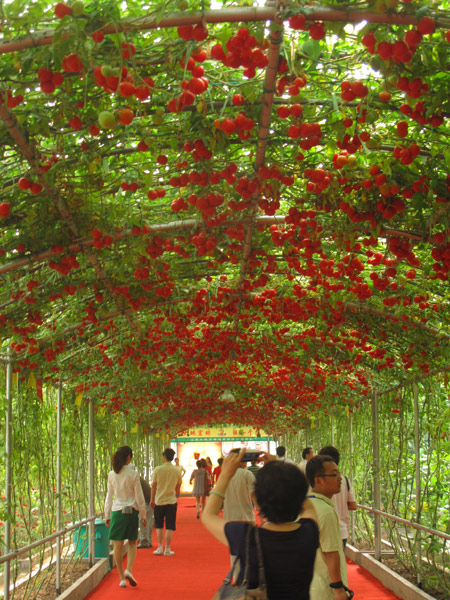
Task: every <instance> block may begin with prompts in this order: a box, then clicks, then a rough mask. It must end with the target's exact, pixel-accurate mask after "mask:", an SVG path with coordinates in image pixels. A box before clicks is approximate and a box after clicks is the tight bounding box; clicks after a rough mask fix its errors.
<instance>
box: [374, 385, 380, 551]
mask: <svg viewBox="0 0 450 600" xmlns="http://www.w3.org/2000/svg"><path fill="white" fill-rule="evenodd" d="M372 449H373V463H372V472H373V508H375V509H376V510H381V488H380V428H379V420H378V394H376V393H375V394H374V395H373V398H372ZM374 534H375V560H379V561H381V517H380V515H377V514H375V515H374Z"/></svg>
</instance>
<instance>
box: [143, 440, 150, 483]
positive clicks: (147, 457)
mask: <svg viewBox="0 0 450 600" xmlns="http://www.w3.org/2000/svg"><path fill="white" fill-rule="evenodd" d="M144 472H145V479H146V480H147V481H150V448H149V441H148V433H146V434H145V470H144Z"/></svg>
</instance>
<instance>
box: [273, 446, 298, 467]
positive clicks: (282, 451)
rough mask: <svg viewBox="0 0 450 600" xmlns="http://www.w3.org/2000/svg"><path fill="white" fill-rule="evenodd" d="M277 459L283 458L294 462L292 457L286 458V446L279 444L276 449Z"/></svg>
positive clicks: (284, 460)
mask: <svg viewBox="0 0 450 600" xmlns="http://www.w3.org/2000/svg"><path fill="white" fill-rule="evenodd" d="M276 453H277V460H282V461H283V462H287V463H293V462H294V461H293V460H291V459H290V458H286V448H285V447H284V446H278V448H277V449H276Z"/></svg>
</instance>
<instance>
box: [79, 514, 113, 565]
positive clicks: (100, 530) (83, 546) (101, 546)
mask: <svg viewBox="0 0 450 600" xmlns="http://www.w3.org/2000/svg"><path fill="white" fill-rule="evenodd" d="M73 543H74V546H75V556H81V558H88V557H89V539H88V530H87V528H86V525H81V527H79V528H78V529H76V530H75V533H74V534H73ZM108 556H109V539H108V527H106V525H105V521H104V520H103V519H95V542H94V558H108Z"/></svg>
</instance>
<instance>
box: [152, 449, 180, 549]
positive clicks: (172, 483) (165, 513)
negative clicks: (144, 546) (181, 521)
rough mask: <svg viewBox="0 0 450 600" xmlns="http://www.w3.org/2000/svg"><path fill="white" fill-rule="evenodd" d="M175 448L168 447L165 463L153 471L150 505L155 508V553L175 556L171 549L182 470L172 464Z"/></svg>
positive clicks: (164, 454) (165, 453) (164, 455)
mask: <svg viewBox="0 0 450 600" xmlns="http://www.w3.org/2000/svg"><path fill="white" fill-rule="evenodd" d="M174 456H175V450H172V448H166V449H165V450H164V452H163V464H162V465H160V466H159V467H156V469H155V470H154V471H153V478H152V497H151V502H150V505H151V507H152V508H154V517H155V529H156V538H157V540H158V547H157V549H156V550H155V551H154V552H153V554H157V555H158V554H164V556H173V555H174V554H175V552H174V551H173V550H172V549H171V547H170V544H171V542H172V536H173V532H174V531H175V529H176V520H177V498H178V496H179V494H180V487H181V472H180V469H178V468H177V467H176V466H175V465H173V464H172V461H173V457H174ZM164 522H165V524H166V535H165V548H164V550H163V538H164Z"/></svg>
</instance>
